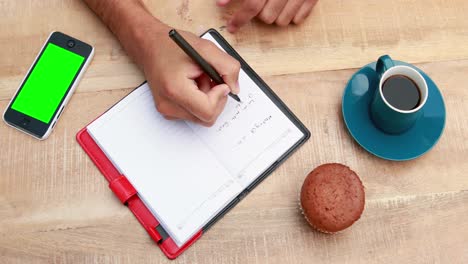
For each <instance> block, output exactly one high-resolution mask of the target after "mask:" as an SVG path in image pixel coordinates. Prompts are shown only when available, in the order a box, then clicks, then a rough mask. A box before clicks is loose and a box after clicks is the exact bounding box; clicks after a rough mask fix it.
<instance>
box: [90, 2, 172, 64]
mask: <svg viewBox="0 0 468 264" xmlns="http://www.w3.org/2000/svg"><path fill="white" fill-rule="evenodd" d="M83 1H84V2H85V3H86V4H87V5H88V6H89V8H90V9H91V10H93V11H94V13H96V15H97V16H98V17H99V18H100V19H101V20H102V21H103V22H104V24H106V25H107V27H108V28H109V29H110V30H111V31H112V32H113V33H114V35H115V36H116V37H117V38H118V39H119V41H120V43H121V44H122V46H123V48H124V49H125V50H126V51H127V53H128V55H129V56H130V57H131V58H132V59H133V60H134V61H135V62H136V63H137V64H138V65H139V66H140V67H141V68H143V61H144V60H145V59H144V54H145V52H141V50H142V49H143V47H147V46H148V45H145V42H146V41H153V38H152V37H151V36H154V35H155V34H156V33H158V31H159V32H161V33H163V34H166V33H167V31H168V27H167V26H166V25H165V24H164V23H162V22H161V21H159V20H158V19H156V18H155V17H153V16H152V15H151V13H150V12H149V11H148V10H147V9H146V8H145V6H144V3H143V2H142V1H141V0H124V1H122V0H83Z"/></svg>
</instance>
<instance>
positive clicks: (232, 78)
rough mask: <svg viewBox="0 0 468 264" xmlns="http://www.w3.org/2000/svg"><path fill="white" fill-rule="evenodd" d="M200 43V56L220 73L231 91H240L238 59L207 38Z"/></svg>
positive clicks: (235, 92) (236, 92)
mask: <svg viewBox="0 0 468 264" xmlns="http://www.w3.org/2000/svg"><path fill="white" fill-rule="evenodd" d="M202 43H203V44H202V47H201V49H200V53H202V56H204V58H206V60H207V62H208V63H209V64H211V66H213V67H214V68H215V69H216V71H217V72H218V73H219V74H220V75H221V77H222V78H223V80H224V82H225V83H226V84H227V85H228V86H229V88H230V90H231V91H232V93H234V94H238V93H239V92H240V88H239V72H240V69H241V65H240V63H239V61H238V60H236V59H235V58H233V57H232V56H231V55H229V54H227V53H226V52H224V51H223V50H221V49H219V48H218V47H217V46H216V45H215V44H214V43H212V42H210V41H208V40H204V41H203V42H202Z"/></svg>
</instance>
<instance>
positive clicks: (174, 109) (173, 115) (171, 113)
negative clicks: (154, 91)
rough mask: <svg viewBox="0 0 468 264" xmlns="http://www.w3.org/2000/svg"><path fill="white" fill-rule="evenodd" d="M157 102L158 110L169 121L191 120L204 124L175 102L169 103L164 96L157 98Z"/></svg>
mask: <svg viewBox="0 0 468 264" xmlns="http://www.w3.org/2000/svg"><path fill="white" fill-rule="evenodd" d="M155 102H156V109H157V110H158V112H159V113H161V115H163V116H164V118H166V119H168V120H178V119H183V120H189V121H192V122H194V123H202V121H201V120H200V119H198V118H196V117H195V116H194V115H192V114H191V113H189V112H188V111H187V110H185V109H183V108H182V107H180V106H178V105H177V104H175V103H174V102H171V101H169V100H168V99H167V98H165V97H163V96H157V97H156V98H155Z"/></svg>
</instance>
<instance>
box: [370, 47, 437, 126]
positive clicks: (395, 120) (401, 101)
mask: <svg viewBox="0 0 468 264" xmlns="http://www.w3.org/2000/svg"><path fill="white" fill-rule="evenodd" d="M376 72H377V76H378V78H379V87H377V88H376V89H375V93H374V98H373V99H372V102H371V105H370V115H371V118H372V121H373V122H374V124H375V125H376V126H377V127H378V128H379V129H380V130H382V131H383V132H385V133H389V134H401V133H404V132H405V131H407V130H408V129H410V128H411V127H412V126H413V125H414V123H415V122H416V121H417V120H418V118H419V117H420V116H421V115H422V111H423V107H424V104H426V101H427V97H428V89H427V83H426V80H425V79H424V77H423V76H422V75H421V74H420V73H419V72H418V71H417V70H415V69H414V68H411V67H409V66H404V65H395V63H394V62H393V60H392V59H391V58H390V56H388V55H384V56H382V57H380V58H379V59H378V61H377V65H376Z"/></svg>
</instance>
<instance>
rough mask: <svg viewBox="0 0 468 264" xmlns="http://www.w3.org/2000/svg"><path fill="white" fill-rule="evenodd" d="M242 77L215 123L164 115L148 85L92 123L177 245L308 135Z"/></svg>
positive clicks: (99, 139)
mask: <svg viewBox="0 0 468 264" xmlns="http://www.w3.org/2000/svg"><path fill="white" fill-rule="evenodd" d="M204 38H206V39H209V40H211V41H213V42H214V39H213V38H212V37H211V36H210V35H209V34H207V35H205V36H204ZM239 84H240V88H241V93H240V94H239V96H240V98H241V100H242V103H241V104H239V103H237V102H235V101H234V100H232V99H228V103H227V104H226V107H225V109H224V111H223V113H222V114H221V115H220V117H219V118H218V120H217V122H216V123H215V125H214V126H212V127H210V128H206V127H203V126H199V125H196V124H193V123H190V122H183V121H168V120H165V119H164V118H163V117H162V116H161V115H160V114H159V113H158V112H157V111H156V109H155V107H154V103H153V98H152V96H151V92H150V90H149V87H148V85H147V84H145V85H143V86H142V87H140V88H138V89H137V90H135V91H134V92H132V93H131V94H130V95H129V96H127V97H126V98H124V99H123V100H122V101H121V102H119V103H118V104H117V105H116V106H114V107H113V108H112V109H110V110H109V111H108V112H106V113H105V114H104V115H102V116H101V117H100V118H98V119H97V120H96V121H95V122H93V123H92V124H91V125H89V126H88V132H89V133H90V135H91V136H92V137H93V138H94V140H95V141H96V142H97V144H99V145H100V147H101V148H102V149H103V151H104V152H105V153H106V155H107V156H108V157H109V158H110V160H112V162H113V163H114V165H115V166H116V167H117V168H118V169H119V170H120V172H121V173H122V174H124V175H125V176H126V177H127V178H128V180H129V181H130V182H131V183H132V185H133V186H134V187H135V188H136V189H137V190H138V194H139V196H140V198H141V199H142V200H143V201H144V202H145V204H146V205H147V206H148V208H150V210H151V211H152V213H153V214H154V215H155V216H156V218H157V219H158V220H159V221H160V223H161V225H162V226H163V227H164V229H165V230H166V231H167V232H168V233H169V235H170V236H171V237H172V238H173V239H174V242H175V243H176V244H177V245H178V246H181V245H183V244H184V243H185V242H186V241H187V240H188V239H190V238H191V237H192V236H193V235H194V234H195V233H196V232H197V231H199V230H200V229H201V228H202V227H203V226H204V225H206V223H207V222H208V221H209V220H211V219H212V218H213V217H214V216H215V215H216V213H218V212H219V211H221V210H222V209H223V208H224V207H225V206H226V205H227V204H228V203H229V202H230V201H232V200H233V199H234V198H235V197H236V196H237V195H238V194H240V193H241V192H242V191H243V190H244V189H245V187H246V186H248V185H249V184H250V183H251V182H252V181H254V180H255V179H257V178H258V176H259V175H261V173H262V172H264V171H265V170H266V169H267V168H268V167H270V166H271V165H272V164H273V163H274V162H275V161H276V160H278V158H280V157H281V156H282V155H283V154H284V153H285V152H286V151H287V150H289V149H290V148H291V147H292V146H293V145H294V144H296V143H297V142H298V141H299V140H300V139H301V138H302V137H303V136H304V135H303V133H302V132H301V131H300V130H299V129H298V128H297V127H296V126H295V125H294V124H293V123H292V122H291V121H290V120H289V119H288V118H287V117H286V116H285V115H284V114H283V113H282V112H281V111H280V110H279V109H278V108H277V107H276V106H275V104H274V103H273V102H272V101H271V100H270V99H269V98H268V97H267V96H266V95H265V94H264V93H263V92H262V90H261V89H260V88H259V87H257V85H256V84H255V83H254V82H253V81H252V80H251V79H250V78H249V77H248V76H247V75H246V74H245V72H244V71H243V70H241V73H240V79H239Z"/></svg>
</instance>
